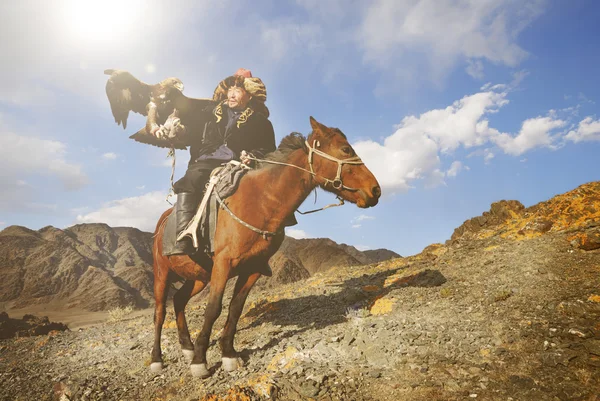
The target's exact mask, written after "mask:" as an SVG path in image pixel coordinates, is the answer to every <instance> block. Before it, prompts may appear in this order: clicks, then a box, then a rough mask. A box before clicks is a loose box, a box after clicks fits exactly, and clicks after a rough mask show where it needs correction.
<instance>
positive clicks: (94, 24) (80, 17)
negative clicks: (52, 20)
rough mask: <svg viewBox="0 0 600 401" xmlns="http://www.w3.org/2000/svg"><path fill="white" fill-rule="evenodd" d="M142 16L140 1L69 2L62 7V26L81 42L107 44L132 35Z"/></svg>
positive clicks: (93, 0)
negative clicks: (63, 14)
mask: <svg viewBox="0 0 600 401" xmlns="http://www.w3.org/2000/svg"><path fill="white" fill-rule="evenodd" d="M141 12H143V1H134V0H102V1H96V0H92V1H82V0H75V1H69V2H68V3H66V4H65V18H66V21H65V25H66V26H67V27H69V30H70V31H71V34H72V35H75V37H76V38H78V39H80V40H83V41H86V42H109V41H114V40H118V39H119V38H120V37H122V36H123V35H126V34H127V33H128V32H131V30H132V29H134V27H135V23H136V20H137V19H138V16H139V14H140V13H141Z"/></svg>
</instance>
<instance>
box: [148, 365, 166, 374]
mask: <svg viewBox="0 0 600 401" xmlns="http://www.w3.org/2000/svg"><path fill="white" fill-rule="evenodd" d="M150 370H151V371H152V373H160V372H161V371H162V370H163V363H162V362H152V363H151V364H150Z"/></svg>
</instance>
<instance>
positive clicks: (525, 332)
mask: <svg viewBox="0 0 600 401" xmlns="http://www.w3.org/2000/svg"><path fill="white" fill-rule="evenodd" d="M568 238H569V234H566V233H548V234H546V235H543V236H539V237H536V238H531V239H526V240H520V241H518V240H510V239H504V238H501V237H491V238H486V239H476V240H471V241H468V242H466V243H465V244H460V243H455V244H452V245H447V246H441V245H439V246H433V247H430V248H428V249H426V250H425V251H424V252H423V253H422V254H420V255H417V256H414V257H409V258H400V259H394V260H392V261H387V262H382V263H379V264H372V265H367V266H357V267H346V268H341V269H335V270H332V271H330V272H327V273H321V274H317V275H316V276H314V277H311V278H310V279H308V280H307V281H306V282H304V283H303V285H302V287H301V288H299V287H298V284H299V283H295V284H289V285H285V286H282V287H279V288H277V289H271V290H269V291H268V292H267V291H266V290H259V291H257V292H255V293H252V294H251V296H250V299H249V301H248V305H247V308H246V312H245V314H244V316H243V317H242V319H241V321H240V327H239V328H240V330H239V332H238V336H237V338H236V345H237V347H238V349H239V350H243V351H242V352H243V357H244V359H245V360H246V366H245V367H244V368H242V369H241V370H239V371H237V372H234V373H231V374H229V373H225V372H224V371H223V370H222V369H220V362H219V353H218V349H217V346H216V345H214V343H213V347H212V348H211V350H210V352H209V363H210V364H211V365H212V369H213V371H214V373H213V375H212V377H210V378H209V379H206V380H200V379H196V378H193V377H192V376H191V374H190V373H189V369H188V367H187V364H186V363H185V361H184V359H183V357H182V355H181V352H180V350H179V345H178V343H177V335H176V329H175V324H174V322H173V315H172V314H170V315H169V318H168V321H167V323H166V325H165V327H166V329H165V330H164V332H163V351H164V355H165V357H166V367H165V369H164V371H163V372H162V373H161V374H153V373H151V372H150V369H149V367H148V365H149V361H150V358H149V357H150V349H151V343H152V317H151V314H145V315H142V316H138V317H135V318H125V319H124V320H121V321H118V322H109V323H106V324H103V325H97V326H93V327H88V328H85V329H80V330H76V331H71V332H60V333H59V332H56V333H51V334H50V335H48V336H38V337H25V338H18V339H16V340H3V341H2V342H1V343H0V372H2V373H1V375H0V387H1V389H2V390H0V393H1V396H2V399H6V400H9V399H10V400H38V399H39V400H44V399H47V400H50V399H53V397H54V399H60V397H61V396H62V397H63V398H62V399H63V400H66V399H71V400H75V399H78V400H100V399H106V400H137V399H148V400H149V399H155V400H163V399H173V400H180V399H181V400H198V399H203V400H217V399H227V400H263V399H269V398H270V399H280V400H306V399H311V398H312V399H316V400H459V399H467V398H473V399H483V400H510V399H513V400H600V396H599V395H598V394H600V302H599V301H600V296H599V295H600V250H592V251H585V250H582V249H578V248H577V247H574V246H573V244H572V243H571V242H572V241H571V242H570V241H569V240H568ZM170 309H171V308H170ZM171 313H172V312H171ZM202 313H203V302H202V299H198V300H195V301H194V302H192V304H191V305H190V307H189V314H188V316H189V321H190V326H191V327H192V329H194V328H199V327H200V323H201V319H202ZM222 325H223V317H221V318H220V319H219V321H218V322H217V324H216V326H215V330H216V332H215V333H214V334H215V336H216V335H218V330H219V329H220V328H221V327H222ZM194 334H197V330H196V331H194V333H193V335H194Z"/></svg>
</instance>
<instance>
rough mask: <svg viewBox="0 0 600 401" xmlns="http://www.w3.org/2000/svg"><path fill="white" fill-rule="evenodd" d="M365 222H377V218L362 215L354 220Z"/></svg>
mask: <svg viewBox="0 0 600 401" xmlns="http://www.w3.org/2000/svg"><path fill="white" fill-rule="evenodd" d="M365 220H375V216H367V215H366V214H361V215H359V216H358V217H356V218H355V219H354V221H365Z"/></svg>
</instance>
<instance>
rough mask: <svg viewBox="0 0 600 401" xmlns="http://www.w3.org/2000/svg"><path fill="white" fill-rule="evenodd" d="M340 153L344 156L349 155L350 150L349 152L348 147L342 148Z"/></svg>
mask: <svg viewBox="0 0 600 401" xmlns="http://www.w3.org/2000/svg"><path fill="white" fill-rule="evenodd" d="M342 152H344V153H345V154H347V155H349V154H350V152H351V150H350V146H344V147H343V148H342Z"/></svg>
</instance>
